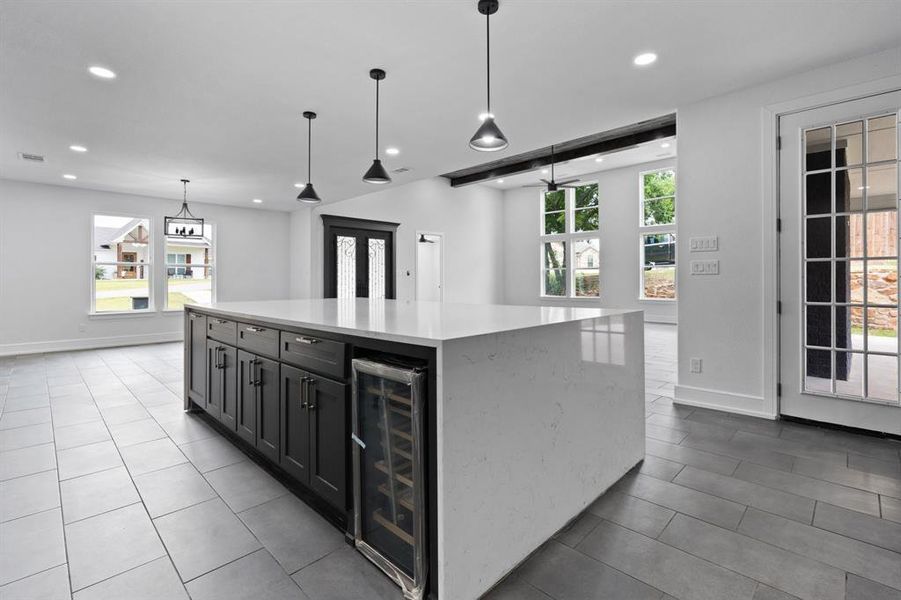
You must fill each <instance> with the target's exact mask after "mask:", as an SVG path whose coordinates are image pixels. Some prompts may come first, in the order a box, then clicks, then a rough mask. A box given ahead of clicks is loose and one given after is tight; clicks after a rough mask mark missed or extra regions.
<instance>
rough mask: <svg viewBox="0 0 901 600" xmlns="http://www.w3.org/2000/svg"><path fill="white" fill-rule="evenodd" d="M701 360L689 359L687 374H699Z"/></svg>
mask: <svg viewBox="0 0 901 600" xmlns="http://www.w3.org/2000/svg"><path fill="white" fill-rule="evenodd" d="M701 364H702V363H701V359H700V358H692V359H689V369H688V370H689V372H691V373H700V372H701Z"/></svg>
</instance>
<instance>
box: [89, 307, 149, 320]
mask: <svg viewBox="0 0 901 600" xmlns="http://www.w3.org/2000/svg"><path fill="white" fill-rule="evenodd" d="M156 313H157V311H155V310H151V309H149V308H142V309H139V310H111V311H106V312H89V313H88V318H89V319H94V318H100V319H110V318H117V317H118V318H121V317H125V318H128V319H131V318H135V317H152V316H154V315H155V314H156Z"/></svg>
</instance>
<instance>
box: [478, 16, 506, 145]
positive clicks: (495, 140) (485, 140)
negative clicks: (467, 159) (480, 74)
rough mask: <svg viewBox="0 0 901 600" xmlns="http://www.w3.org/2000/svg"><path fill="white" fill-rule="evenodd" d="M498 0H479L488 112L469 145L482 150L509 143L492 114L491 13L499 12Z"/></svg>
mask: <svg viewBox="0 0 901 600" xmlns="http://www.w3.org/2000/svg"><path fill="white" fill-rule="evenodd" d="M498 6H499V3H498V0H479V4H478V8H479V13H480V14H483V15H485V75H486V82H487V84H486V92H487V93H486V99H487V102H486V104H487V106H486V108H487V109H488V110H487V114H486V116H485V120H484V121H482V125H481V126H479V128H478V129H477V130H476V132H475V135H473V136H472V138H470V140H469V147H470V148H472V149H473V150H478V151H480V152H495V151H497V150H503V149H504V148H506V147H507V146H508V145H509V142H508V141H507V136H505V135H504V134H503V133H502V132H501V130H500V128H499V127H498V126H497V123H495V122H494V115H492V114H491V27H490V23H491V20H490V19H491V15H493V14H494V13H496V12H497V9H498Z"/></svg>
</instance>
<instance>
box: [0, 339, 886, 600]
mask: <svg viewBox="0 0 901 600" xmlns="http://www.w3.org/2000/svg"><path fill="white" fill-rule="evenodd" d="M675 348H676V339H675V328H674V327H670V326H655V325H652V326H649V327H648V328H647V337H646V354H647V360H646V362H647V370H646V375H647V388H648V389H647V397H646V405H647V453H648V456H647V458H646V460H645V462H644V463H643V464H642V465H641V467H640V468H639V469H636V470H635V471H634V472H633V473H630V474H629V475H627V476H626V477H625V478H624V479H623V480H622V481H620V482H619V483H618V484H617V485H616V486H614V488H613V489H611V490H610V491H609V492H608V493H607V494H605V495H604V496H603V497H601V498H600V499H598V501H597V502H595V503H594V504H592V505H591V506H590V507H589V508H588V510H587V511H586V512H585V513H584V514H583V515H581V516H580V517H579V518H577V519H576V520H575V521H573V522H572V524H571V525H570V526H569V527H567V528H566V529H564V530H563V531H561V532H560V533H558V534H557V536H556V537H555V538H554V539H553V540H551V541H549V542H548V543H547V544H545V545H544V547H542V548H541V549H540V550H539V551H538V552H537V553H536V554H534V555H533V556H532V557H531V558H530V559H529V560H528V561H526V563H524V564H523V565H522V566H521V567H520V568H518V569H517V570H516V571H514V573H513V574H511V576H510V577H508V578H507V580H505V581H504V582H503V583H502V584H501V585H500V586H498V588H496V589H495V590H494V591H493V592H491V593H490V594H489V595H488V596H487V598H490V599H491V600H514V599H515V600H548V599H554V600H589V599H601V598H611V599H616V600H620V599H625V598H649V599H663V598H665V599H672V598H680V599H683V600H694V599H699V600H701V599H711V600H714V599H715V600H719V599H732V598H735V599H751V600H766V599H769V600H778V599H786V598H805V599H810V600H821V599H825V600H829V599H833V598H834V599H837V600H838V599H846V600H863V599H867V600H878V599H883V598H885V599H888V598H891V599H895V600H899V599H901V455H899V449H901V443H896V442H893V441H886V440H878V439H875V438H869V437H862V436H855V435H851V434H847V433H841V432H836V431H830V430H824V429H817V428H813V427H805V426H800V425H795V424H790V423H778V422H771V421H763V420H759V419H753V418H749V417H741V416H735V415H729V414H724V413H718V412H714V411H708V410H701V409H690V408H685V407H679V406H677V405H674V404H673V402H672V395H673V382H674V381H675V376H676V363H675ZM181 360H182V349H181V345H180V344H160V345H154V346H140V347H131V348H118V349H110V350H98V351H86V352H67V353H59V354H47V355H44V356H23V357H18V358H14V359H0V600H38V599H52V600H55V599H68V598H74V599H76V600H98V599H110V600H113V599H114V600H122V599H132V598H135V599H147V600H167V599H170V598H171V599H185V598H192V599H194V600H201V599H203V600H205V599H216V600H228V599H237V598H254V599H263V600H269V599H283V598H294V599H309V600H328V599H335V600H339V599H340V600H354V599H360V600H364V599H365V600H372V599H376V600H379V599H390V600H398V599H399V598H400V595H399V594H398V592H397V590H396V589H395V588H394V587H393V586H392V584H391V583H390V582H388V581H387V580H386V579H385V578H384V577H383V576H381V575H380V574H379V573H378V572H377V571H376V570H375V569H374V567H372V566H371V565H370V564H368V563H367V562H366V561H364V560H363V559H362V558H361V557H360V556H359V555H357V554H356V553H355V552H354V551H353V550H352V549H351V548H349V547H347V546H346V545H345V544H344V542H343V539H342V536H341V534H340V533H339V532H338V531H336V530H335V529H334V528H332V527H331V526H330V525H328V524H327V523H325V521H324V520H323V519H321V518H320V517H319V516H318V515H316V514H315V513H314V512H313V511H312V510H310V509H309V508H308V507H306V505H304V504H303V503H302V502H300V501H299V500H297V499H296V498H295V497H294V496H292V495H291V494H290V493H289V492H288V491H287V490H286V489H285V488H284V487H282V486H281V485H280V484H279V483H278V482H277V481H275V480H274V479H272V478H271V477H270V476H269V475H268V474H267V473H265V472H264V471H263V470H262V469H260V468H259V467H257V466H256V465H255V464H254V463H252V462H249V461H248V460H247V459H246V457H245V456H244V455H243V454H242V453H241V452H240V451H238V450H236V449H235V448H234V447H232V446H231V445H230V444H229V443H228V442H226V441H224V440H223V439H222V438H221V437H220V436H219V435H218V434H217V433H216V432H215V431H213V430H212V429H210V428H209V427H207V426H206V425H205V424H204V423H202V422H201V421H200V420H199V419H197V418H196V417H194V416H191V415H187V414H184V413H183V412H182V411H181V408H180V406H181V400H180V398H179V396H180V393H181V378H182V370H181ZM286 524H290V526H286ZM448 600H452V599H448Z"/></svg>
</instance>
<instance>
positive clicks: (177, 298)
mask: <svg viewBox="0 0 901 600" xmlns="http://www.w3.org/2000/svg"><path fill="white" fill-rule="evenodd" d="M190 301H191V299H190V298H189V297H188V296H185V295H184V294H182V293H181V292H170V293H169V306H168V307H167V308H170V309H181V308H182V307H183V306H184V305H185V303H186V302H190ZM95 310H96V311H97V312H118V311H123V310H131V298H128V297H124V296H123V297H121V298H98V299H97V300H96V306H95Z"/></svg>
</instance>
